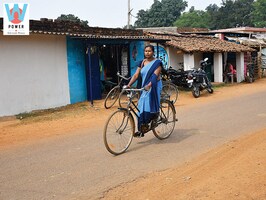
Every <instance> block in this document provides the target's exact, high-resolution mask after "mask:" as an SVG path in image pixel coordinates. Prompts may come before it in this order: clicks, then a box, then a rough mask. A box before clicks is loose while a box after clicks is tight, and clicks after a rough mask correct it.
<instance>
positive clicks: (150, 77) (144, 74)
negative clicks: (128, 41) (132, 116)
mask: <svg viewBox="0 0 266 200" xmlns="http://www.w3.org/2000/svg"><path fill="white" fill-rule="evenodd" d="M144 56H145V59H144V60H143V61H142V62H140V65H139V66H138V68H137V70H136V72H135V74H134V75H133V76H132V78H131V80H130V82H129V83H128V85H127V87H128V88H129V87H130V86H131V85H132V84H133V83H134V82H135V81H136V80H137V79H138V88H140V87H142V88H144V89H145V90H144V91H143V92H142V94H141V96H140V99H139V101H138V109H139V113H138V131H137V132H136V133H135V134H134V136H135V137H143V136H144V132H145V129H147V126H148V123H150V122H151V120H153V119H156V118H157V117H158V114H159V107H160V94H161V90H162V81H161V78H160V73H161V70H162V62H161V61H160V60H159V59H156V58H155V57H154V46H152V45H147V46H146V47H145V48H144Z"/></svg>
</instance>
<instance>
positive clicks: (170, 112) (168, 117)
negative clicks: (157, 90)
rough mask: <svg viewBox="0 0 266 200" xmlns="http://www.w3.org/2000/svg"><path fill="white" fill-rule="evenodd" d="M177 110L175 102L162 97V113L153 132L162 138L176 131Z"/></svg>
mask: <svg viewBox="0 0 266 200" xmlns="http://www.w3.org/2000/svg"><path fill="white" fill-rule="evenodd" d="M176 121H177V120H176V111H175V107H174V105H173V103H172V102H171V101H169V100H167V99H161V106H160V113H159V117H158V119H157V123H156V126H155V128H153V129H152V131H153V134H154V135H155V137H157V138H158V139H160V140H164V139H166V138H168V137H169V136H170V135H171V134H172V133H173V131H174V128H175V123H176Z"/></svg>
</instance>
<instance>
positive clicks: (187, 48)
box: [145, 32, 255, 53]
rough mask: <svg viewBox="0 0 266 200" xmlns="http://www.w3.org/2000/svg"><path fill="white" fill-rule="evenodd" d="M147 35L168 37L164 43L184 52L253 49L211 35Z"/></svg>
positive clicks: (243, 50) (149, 33)
mask: <svg viewBox="0 0 266 200" xmlns="http://www.w3.org/2000/svg"><path fill="white" fill-rule="evenodd" d="M145 34H146V35H147V36H152V37H155V38H158V39H159V38H161V39H169V40H170V41H167V42H166V45H168V46H171V47H174V48H176V49H178V50H182V51H183V52H186V53H192V52H249V51H255V50H254V49H252V48H250V47H247V46H244V45H240V44H236V43H235V42H228V41H225V40H221V39H218V38H215V37H211V36H200V35H181V34H177V33H176V34H175V33H151V32H146V33H145Z"/></svg>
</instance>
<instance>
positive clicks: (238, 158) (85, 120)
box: [0, 79, 266, 200]
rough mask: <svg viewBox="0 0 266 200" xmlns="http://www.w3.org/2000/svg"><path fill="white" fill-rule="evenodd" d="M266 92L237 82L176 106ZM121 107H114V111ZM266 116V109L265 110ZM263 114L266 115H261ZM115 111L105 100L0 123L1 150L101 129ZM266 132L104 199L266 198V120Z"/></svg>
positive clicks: (185, 96) (259, 84)
mask: <svg viewBox="0 0 266 200" xmlns="http://www.w3.org/2000/svg"><path fill="white" fill-rule="evenodd" d="M255 91H261V92H266V79H262V80H259V81H256V82H255V83H253V84H234V85H233V86H230V87H220V88H216V89H215V93H214V94H213V95H209V94H207V93H203V94H202V96H201V97H200V98H199V99H195V98H193V97H192V95H191V93H190V92H189V93H188V92H182V93H181V95H180V99H179V101H178V103H177V105H176V106H177V107H180V108H182V107H188V106H194V105H196V104H206V103H209V102H212V101H220V100H222V99H225V98H226V99H229V98H232V97H235V96H237V95H241V94H244V93H252V92H255ZM114 109H116V108H113V110H114ZM262 110H263V111H264V112H265V111H266V108H262ZM262 113H263V112H262ZM109 114H110V110H105V109H104V108H103V106H102V101H95V102H94V107H91V106H90V105H88V103H81V104H77V105H75V106H67V107H64V108H61V109H57V110H50V111H43V112H36V113H35V114H34V113H33V114H32V117H27V118H23V116H22V119H21V120H19V119H14V118H4V119H1V120H0V130H1V131H0V150H1V149H6V148H16V147H17V146H21V145H22V146H23V145H26V144H31V143H34V142H35V141H38V140H42V139H44V138H47V137H54V136H55V135H57V136H58V135H61V134H71V131H72V130H77V129H82V128H86V127H88V126H90V127H97V126H101V125H102V124H103V123H104V121H105V119H106V117H107V116H108V115H109ZM262 117H265V129H264V130H260V131H258V132H255V133H249V134H248V135H246V136H245V137H242V138H239V139H237V140H234V141H231V142H229V143H226V144H224V145H223V146H221V147H218V148H216V149H213V150H212V151H210V152H208V153H206V154H204V155H201V156H200V157H198V158H196V159H194V160H192V161H190V162H187V163H185V164H183V165H181V166H178V167H177V168H175V169H169V170H166V171H163V172H156V173H153V174H148V175H147V176H145V177H142V178H140V179H137V180H135V181H134V182H131V183H127V184H125V185H123V186H120V187H117V188H115V189H113V190H110V191H109V192H108V193H106V194H105V196H104V199H186V200H187V199H226V198H227V199H241V200H242V199H257V200H265V199H266V116H262Z"/></svg>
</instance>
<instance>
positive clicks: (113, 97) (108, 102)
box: [104, 86, 120, 109]
mask: <svg viewBox="0 0 266 200" xmlns="http://www.w3.org/2000/svg"><path fill="white" fill-rule="evenodd" d="M119 93H120V87H119V86H115V87H114V88H113V89H111V90H110V92H108V94H107V96H106V97H105V100H104V107H105V108H106V109H109V108H111V107H112V106H113V105H114V104H115V102H116V101H117V99H118V97H119Z"/></svg>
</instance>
